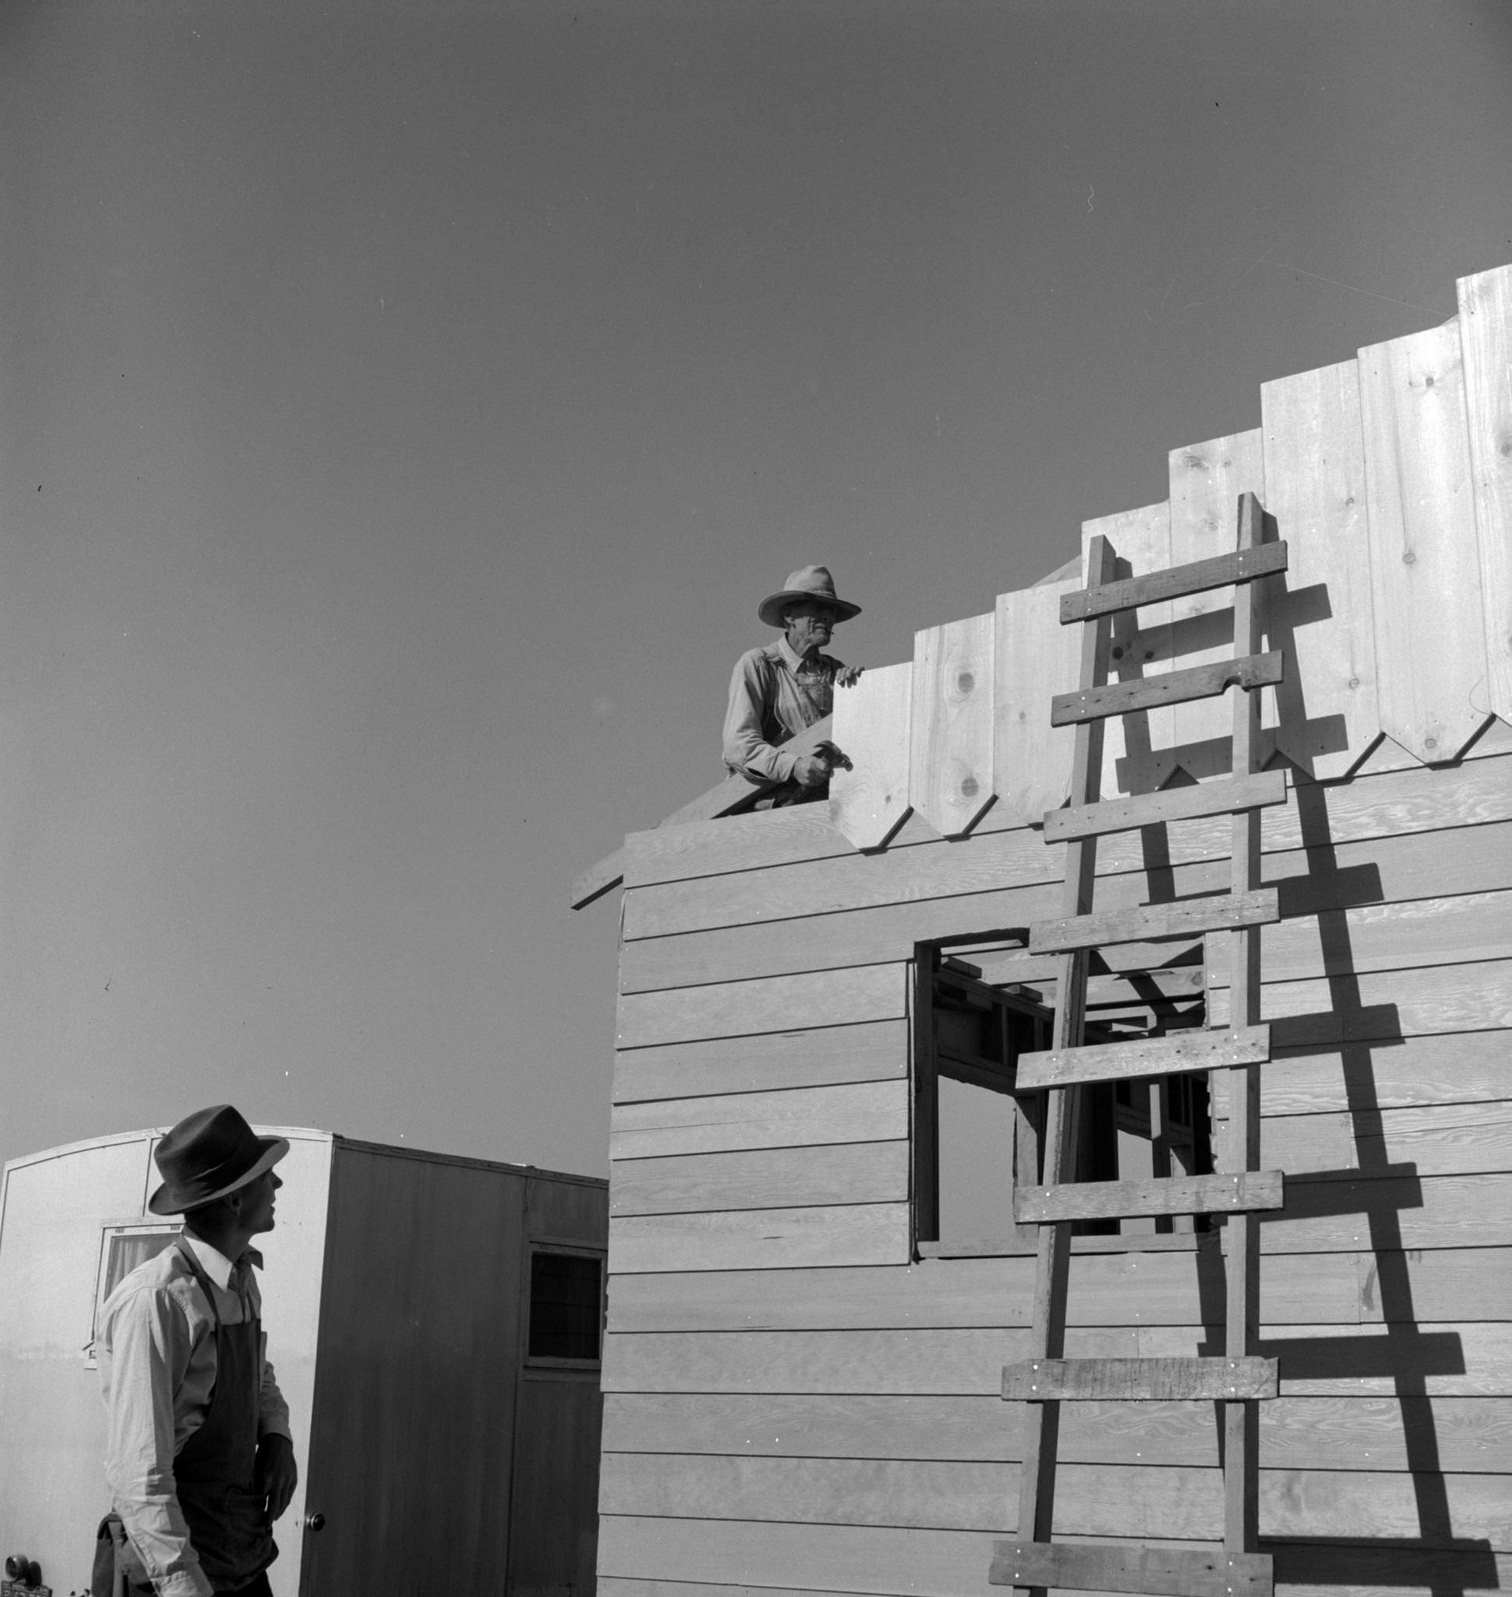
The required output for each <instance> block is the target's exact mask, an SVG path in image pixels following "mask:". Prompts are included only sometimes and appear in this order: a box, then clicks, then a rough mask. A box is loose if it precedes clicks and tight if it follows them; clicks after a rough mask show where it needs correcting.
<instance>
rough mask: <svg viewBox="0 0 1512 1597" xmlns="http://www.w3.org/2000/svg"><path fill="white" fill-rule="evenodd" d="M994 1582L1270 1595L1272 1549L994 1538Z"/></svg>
mask: <svg viewBox="0 0 1512 1597" xmlns="http://www.w3.org/2000/svg"><path fill="white" fill-rule="evenodd" d="M992 1552H993V1556H992V1569H991V1571H990V1573H989V1574H988V1576H987V1579H988V1580H989V1581H990V1582H991V1583H992V1584H993V1585H994V1586H1045V1587H1050V1586H1058V1587H1059V1588H1060V1589H1061V1590H1062V1591H1132V1592H1145V1593H1148V1594H1150V1597H1272V1593H1273V1592H1274V1590H1275V1578H1274V1574H1273V1566H1272V1560H1271V1556H1270V1554H1269V1553H1239V1554H1235V1555H1232V1556H1231V1555H1229V1554H1228V1553H1225V1552H1223V1551H1222V1550H1221V1549H1220V1550H1219V1551H1217V1552H1207V1551H1205V1550H1204V1551H1198V1550H1195V1549H1189V1548H1184V1547H1145V1546H1137V1547H1088V1546H1085V1545H1083V1544H1080V1543H1075V1542H1014V1541H1008V1542H994V1543H993V1546H992Z"/></svg>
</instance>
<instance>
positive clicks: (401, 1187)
mask: <svg viewBox="0 0 1512 1597" xmlns="http://www.w3.org/2000/svg"><path fill="white" fill-rule="evenodd" d="M164 1129H166V1128H157V1129H154V1130H146V1131H135V1132H126V1133H122V1134H120V1135H115V1136H106V1137H97V1138H94V1139H92V1140H90V1141H87V1142H79V1143H73V1144H70V1145H69V1146H67V1147H61V1148H53V1149H49V1150H47V1151H46V1152H43V1153H38V1154H34V1155H31V1156H29V1157H25V1158H20V1159H15V1160H12V1161H11V1162H10V1163H8V1164H7V1165H6V1166H5V1172H4V1185H3V1188H0V1281H3V1282H4V1293H5V1308H4V1311H3V1315H0V1427H3V1438H0V1544H3V1546H4V1549H5V1550H6V1552H7V1553H8V1554H11V1555H12V1556H16V1555H21V1556H24V1557H26V1558H27V1559H29V1560H31V1561H34V1562H35V1563H37V1565H38V1566H39V1568H40V1574H41V1579H42V1581H43V1583H44V1585H45V1587H46V1588H47V1589H50V1590H52V1591H54V1592H57V1593H60V1594H61V1593H63V1592H72V1591H75V1590H77V1591H87V1590H88V1587H89V1570H90V1558H91V1553H92V1547H93V1542H94V1536H95V1531H96V1527H97V1525H98V1523H99V1521H100V1519H101V1517H102V1516H103V1515H104V1513H105V1512H106V1510H107V1508H108V1507H109V1501H108V1497H107V1493H106V1488H105V1482H104V1475H103V1469H102V1460H103V1454H104V1440H105V1416H104V1408H103V1405H102V1403H101V1400H100V1392H99V1381H98V1374H97V1370H96V1368H95V1364H94V1358H93V1339H94V1330H95V1316H96V1315H97V1313H98V1310H99V1307H100V1305H101V1303H103V1301H104V1299H105V1297H106V1296H107V1294H108V1293H109V1291H110V1290H111V1289H112V1288H113V1287H114V1285H115V1283H116V1282H117V1281H118V1280H119V1279H120V1278H121V1277H122V1276H123V1275H124V1274H125V1273H126V1272H127V1271H128V1270H130V1269H132V1268H134V1267H135V1266H136V1265H137V1264H138V1263H140V1262H142V1261H143V1260H144V1259H146V1258H148V1257H150V1256H151V1255H152V1254H153V1253H154V1252H156V1251H158V1250H160V1249H161V1248H163V1247H166V1246H169V1245H171V1243H172V1241H173V1238H174V1237H175V1236H176V1235H177V1233H178V1229H179V1225H178V1221H177V1220H176V1219H164V1218H162V1217H160V1216H157V1215H153V1214H149V1213H148V1211H147V1206H146V1205H147V1197H148V1195H149V1194H150V1192H151V1191H152V1190H153V1188H154V1186H155V1185H156V1184H157V1175H156V1168H155V1166H154V1164H153V1160H152V1151H153V1148H154V1147H155V1145H156V1143H157V1142H158V1140H159V1138H160V1137H161V1136H162V1134H163V1130H164ZM257 1129H258V1130H259V1132H260V1133H262V1134H264V1135H275V1136H281V1137H286V1138H288V1140H289V1153H288V1155H287V1156H286V1157H285V1158H284V1159H283V1161H282V1162H281V1163H280V1164H279V1166H278V1173H279V1176H280V1177H281V1178H282V1180H283V1183H284V1186H283V1190H282V1191H281V1192H280V1194H279V1200H278V1224H277V1227H276V1229H275V1230H273V1231H272V1232H269V1233H268V1234H267V1235H266V1236H265V1237H262V1238H260V1239H259V1241H258V1246H259V1248H260V1249H261V1251H262V1253H263V1255H264V1258H265V1261H266V1264H265V1269H264V1271H263V1273H262V1277H261V1280H262V1289H263V1302H264V1325H265V1330H266V1332H267V1336H268V1356H269V1358H270V1360H271V1361H272V1363H273V1366H274V1369H275V1371H276V1373H277V1376H278V1380H279V1384H280V1386H281V1388H282V1390H283V1393H284V1395H285V1397H286V1398H287V1399H288V1401H289V1407H290V1412H291V1421H292V1429H293V1432H294V1445H295V1449H296V1454H297V1458H298V1463H299V1477H300V1479H299V1488H298V1491H297V1492H296V1494H295V1497H294V1500H293V1502H292V1503H291V1504H290V1505H289V1508H288V1511H287V1512H286V1514H285V1515H284V1517H283V1518H282V1519H281V1520H280V1521H279V1523H278V1525H277V1527H276V1528H275V1530H276V1536H277V1540H278V1543H279V1546H280V1549H281V1553H280V1557H279V1558H278V1560H277V1561H276V1562H275V1563H274V1565H273V1567H272V1569H271V1570H270V1571H269V1578H270V1580H271V1582H272V1587H273V1590H274V1592H275V1594H276V1597H315V1594H317V1593H320V1594H323V1597H330V1594H333V1593H338V1592H360V1591H369V1592H393V1593H395V1594H398V1593H400V1592H413V1593H416V1594H421V1593H435V1594H437V1597H440V1594H441V1593H450V1592H456V1591H468V1592H497V1593H500V1594H504V1593H509V1594H511V1597H582V1594H585V1593H586V1594H588V1597H591V1594H592V1591H593V1582H594V1548H595V1537H596V1509H595V1497H596V1492H597V1475H598V1453H599V1430H600V1423H601V1412H602V1404H601V1398H600V1392H599V1369H600V1354H601V1345H600V1344H601V1330H602V1314H603V1261H604V1251H605V1245H606V1238H607V1192H606V1188H605V1183H604V1182H603V1181H602V1180H599V1179H594V1178H589V1177H584V1176H573V1175H563V1174H558V1173H556V1172H553V1171H548V1170H537V1169H535V1168H533V1167H529V1166H522V1165H512V1164H500V1163H492V1162H488V1161H485V1160H480V1159H463V1158H454V1157H449V1156H445V1155H441V1154H434V1153H423V1152H419V1151H414V1150H410V1149H407V1148H403V1147H393V1146H380V1145H378V1144H374V1143H367V1142H360V1141H355V1140H353V1139H351V1138H347V1137H342V1136H338V1135H335V1134H333V1133H330V1132H325V1131H315V1130H308V1129H302V1128H292V1129H291V1128H285V1127H258V1128H257Z"/></svg>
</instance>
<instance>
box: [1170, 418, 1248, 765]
mask: <svg viewBox="0 0 1512 1597" xmlns="http://www.w3.org/2000/svg"><path fill="white" fill-rule="evenodd" d="M1168 469H1169V475H1170V485H1171V564H1172V565H1176V566H1181V565H1186V564H1188V563H1189V562H1191V561H1194V560H1207V559H1209V558H1211V557H1212V556H1213V555H1221V554H1228V553H1229V552H1230V551H1231V550H1233V549H1235V548H1236V547H1237V538H1238V508H1239V495H1240V494H1242V493H1253V494H1256V495H1258V497H1259V499H1260V502H1261V503H1262V504H1264V502H1265V466H1264V452H1263V448H1262V445H1261V439H1260V430H1259V428H1255V429H1254V430H1253V431H1251V432H1245V433H1235V434H1233V435H1232V436H1230V437H1227V438H1214V439H1211V440H1209V441H1208V442H1207V443H1201V444H1189V445H1187V447H1186V448H1184V449H1173V450H1172V451H1171V452H1170V455H1169V457H1168ZM1171 609H1172V616H1171V628H1172V648H1173V652H1174V654H1175V656H1176V663H1177V664H1178V665H1179V666H1182V667H1190V666H1196V665H1205V664H1206V663H1207V662H1209V661H1212V660H1226V659H1232V657H1233V653H1234V594H1233V590H1232V589H1231V588H1218V589H1214V590H1213V591H1211V592H1209V593H1193V594H1188V595H1187V596H1186V597H1185V598H1182V599H1177V600H1175V601H1174V602H1173V603H1172V607H1171ZM1230 691H1231V692H1233V691H1237V690H1233V689H1231V690H1230ZM1270 697H1271V695H1270V694H1269V693H1267V694H1266V695H1265V699H1264V700H1262V712H1265V711H1268V710H1269V709H1270V706H1269V703H1268V701H1269V699H1270ZM1172 713H1173V715H1174V718H1175V719H1174V723H1173V735H1174V740H1175V753H1174V756H1173V757H1174V760H1175V762H1176V763H1177V764H1179V765H1180V766H1182V767H1183V768H1184V769H1185V770H1186V771H1187V772H1188V774H1189V775H1191V776H1194V777H1198V778H1201V777H1204V776H1213V775H1216V774H1217V773H1219V772H1223V773H1227V772H1228V771H1229V770H1230V768H1231V766H1232V763H1233V762H1232V759H1231V756H1230V752H1229V749H1230V742H1231V733H1232V723H1233V709H1232V706H1231V704H1230V701H1229V695H1228V694H1222V695H1220V696H1219V697H1218V698H1216V699H1202V700H1197V701H1195V702H1192V703H1189V704H1178V705H1176V706H1174V709H1173V712H1172ZM1271 719H1274V715H1273V713H1272V715H1271ZM1265 741H1266V740H1263V739H1262V747H1263V745H1264V743H1265ZM1259 763H1260V764H1261V765H1262V766H1263V765H1264V764H1265V755H1264V753H1263V752H1262V754H1261V756H1260V762H1259Z"/></svg>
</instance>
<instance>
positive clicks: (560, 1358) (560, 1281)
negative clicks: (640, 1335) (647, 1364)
mask: <svg viewBox="0 0 1512 1597" xmlns="http://www.w3.org/2000/svg"><path fill="white" fill-rule="evenodd" d="M603 1329H604V1259H603V1255H602V1254H601V1253H595V1252H592V1251H589V1250H587V1249H565V1248H544V1247H536V1248H532V1249H531V1254H530V1326H529V1333H528V1338H527V1344H526V1355H527V1357H528V1358H529V1359H530V1360H531V1361H532V1362H544V1363H553V1364H578V1365H586V1364H597V1363H598V1362H599V1359H600V1356H601V1343H602V1337H603Z"/></svg>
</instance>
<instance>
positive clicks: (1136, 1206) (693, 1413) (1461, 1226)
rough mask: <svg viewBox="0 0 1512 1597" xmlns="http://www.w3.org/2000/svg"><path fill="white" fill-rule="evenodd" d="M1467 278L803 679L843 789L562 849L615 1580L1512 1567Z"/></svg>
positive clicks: (1487, 505)
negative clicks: (853, 657) (576, 964)
mask: <svg viewBox="0 0 1512 1597" xmlns="http://www.w3.org/2000/svg"><path fill="white" fill-rule="evenodd" d="M1458 307H1459V310H1458V315H1457V316H1456V317H1455V318H1453V319H1452V320H1450V321H1449V322H1447V323H1445V324H1444V325H1442V326H1439V327H1434V328H1430V329H1428V330H1426V331H1423V332H1418V333H1415V334H1412V335H1410V336H1407V337H1403V338H1400V339H1395V340H1393V341H1391V342H1388V343H1385V344H1381V345H1377V346H1374V347H1371V348H1367V349H1363V350H1360V351H1358V352H1357V354H1356V355H1355V356H1354V357H1352V358H1349V359H1346V360H1343V361H1341V362H1339V363H1338V364H1334V365H1330V366H1326V367H1323V368H1321V369H1319V370H1315V371H1309V372H1305V373H1302V374H1299V375H1297V376H1292V377H1284V378H1280V379H1278V380H1275V381H1268V382H1265V383H1264V384H1263V386H1262V388H1261V393H1260V406H1259V419H1260V425H1259V426H1258V427H1256V428H1255V429H1253V430H1251V431H1248V432H1244V433H1240V434H1237V435H1232V436H1225V437H1221V438H1216V439H1212V440H1208V441H1204V442H1200V443H1197V444H1193V445H1189V446H1185V447H1182V448H1178V449H1174V450H1172V451H1171V453H1170V456H1169V497H1168V498H1167V499H1166V500H1164V501H1163V502H1161V503H1160V504H1156V505H1151V506H1145V507H1141V508H1138V509H1134V510H1130V511H1126V512H1122V513H1119V514H1115V515H1111V516H1104V517H1100V518H1098V519H1096V520H1094V521H1090V522H1088V523H1086V524H1085V525H1084V527H1083V529H1082V532H1083V542H1082V549H1081V552H1080V554H1079V555H1076V556H1075V557H1074V558H1073V559H1072V560H1070V561H1069V562H1068V565H1067V567H1066V568H1063V569H1062V570H1061V571H1058V572H1056V573H1053V574H1052V575H1051V576H1050V577H1049V578H1047V579H1046V580H1045V581H1043V582H1042V583H1040V584H1037V585H1035V586H1032V587H1029V588H1026V589H1022V590H1019V591H1015V592H1010V593H1005V594H1001V595H999V596H998V597H997V598H996V602H995V604H993V605H992V606H991V607H990V608H987V609H986V610H985V613H983V614H979V615H974V616H970V617H966V618H964V619H961V620H957V621H952V622H949V623H947V624H944V625H940V626H932V627H929V628H927V629H925V630H921V631H919V632H918V633H917V635H916V639H915V647H914V653H913V658H912V659H911V660H909V661H906V662H903V663H901V664H898V665H894V666H887V667H883V668H881V669H868V670H867V672H866V673H865V674H864V675H863V677H862V678H861V681H860V683H859V685H858V686H857V687H856V688H855V689H854V690H850V691H839V692H837V693H836V696H835V711H834V715H833V719H832V721H831V722H828V723H824V724H822V725H821V726H820V727H817V728H815V729H812V733H811V736H813V737H818V736H827V737H829V738H831V739H832V740H833V741H834V742H835V743H836V744H838V745H839V747H840V748H841V749H842V750H843V751H844V752H845V754H846V755H847V756H848V757H849V758H850V761H851V764H852V767H853V769H851V770H849V771H840V772H837V773H836V775H835V778H834V781H833V784H832V787H831V790H830V795H829V799H828V802H827V803H817V804H802V805H794V806H790V807H785V808H776V809H771V810H767V811H754V810H752V809H751V803H752V801H753V799H754V798H755V797H757V789H756V788H755V787H753V785H752V784H751V783H749V782H745V781H744V779H742V778H738V777H737V778H732V779H731V780H730V781H728V782H726V783H725V784H723V785H722V786H721V787H720V788H719V789H716V790H714V791H713V792H712V793H710V794H708V795H704V796H703V797H701V798H698V799H695V800H693V801H692V802H691V803H689V804H688V805H685V806H684V807H683V808H682V809H681V810H679V811H678V812H677V813H676V814H675V815H673V816H671V817H669V819H668V821H667V822H666V823H664V824H663V825H661V826H659V827H656V828H652V829H650V830H647V831H643V832H639V833H635V834H633V835H631V836H630V837H629V838H627V840H626V842H625V845H624V848H623V849H622V851H621V852H620V853H619V854H617V855H616V856H614V857H613V858H612V859H610V860H607V861H605V862H603V863H602V864H601V865H600V866H598V867H596V868H594V869H593V870H591V871H589V872H588V873H586V875H585V876H584V877H583V878H580V880H579V882H578V883H577V884H575V887H574V895H573V896H574V903H575V904H576V905H578V906H581V905H583V904H587V903H590V902H592V901H593V900H594V899H595V898H596V897H598V896H600V895H601V894H603V893H604V892H606V891H607V890H608V889H609V888H610V887H611V886H613V885H615V884H617V883H620V882H622V883H623V889H624V893H623V903H622V910H621V942H620V957H619V1001H618V1022H617V1051H616V1061H615V1075H614V1105H613V1122H612V1127H613V1129H612V1137H611V1175H610V1211H611V1219H610V1244H609V1272H610V1285H609V1319H608V1335H607V1342H606V1352H605V1366H604V1389H605V1414H604V1432H603V1460H602V1484H601V1495H600V1512H601V1530H600V1542H599V1562H598V1574H599V1588H600V1592H601V1594H603V1597H722V1594H723V1597H728V1594H729V1593H730V1592H731V1591H737V1592H743V1593H753V1592H765V1593H773V1594H775V1593H781V1594H783V1597H787V1594H796V1593H814V1594H825V1593H838V1592H845V1593H858V1594H870V1597H888V1594H894V1593H898V1594H901V1593H909V1594H915V1597H963V1594H980V1597H989V1594H990V1593H991V1592H992V1591H993V1590H995V1589H997V1588H999V1587H1002V1586H1012V1587H1015V1588H1018V1589H1023V1590H1031V1591H1039V1590H1046V1589H1049V1590H1093V1591H1121V1592H1122V1591H1145V1592H1152V1593H1173V1594H1177V1593H1179V1594H1188V1593H1190V1594H1199V1593H1203V1594H1205V1593H1213V1594H1215V1597H1216V1594H1222V1597H1227V1594H1230V1593H1234V1592H1239V1591H1243V1592H1250V1593H1265V1592H1271V1591H1275V1592H1282V1593H1286V1594H1288V1597H1303V1594H1306V1597H1322V1594H1330V1597H1365V1594H1372V1597H1384V1594H1386V1593H1391V1594H1393V1597H1405V1594H1408V1593H1423V1594H1427V1593H1434V1594H1439V1597H1442V1594H1445V1593H1449V1592H1453V1593H1470V1592H1476V1591H1482V1590H1505V1589H1507V1588H1509V1587H1512V1333H1509V1322H1512V1075H1509V1065H1508V1061H1509V1056H1512V730H1509V723H1512V267H1508V268H1501V269H1498V270H1494V271H1489V272H1482V273H1479V274H1476V275H1474V276H1470V277H1467V278H1464V279H1462V280H1461V281H1460V282H1459V284H1458ZM1072 553H1073V551H1069V550H1068V554H1072ZM984 578H985V579H986V580H987V581H989V582H990V580H991V574H990V573H984ZM988 591H989V592H990V591H992V590H991V589H990V588H989V590H988Z"/></svg>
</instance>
